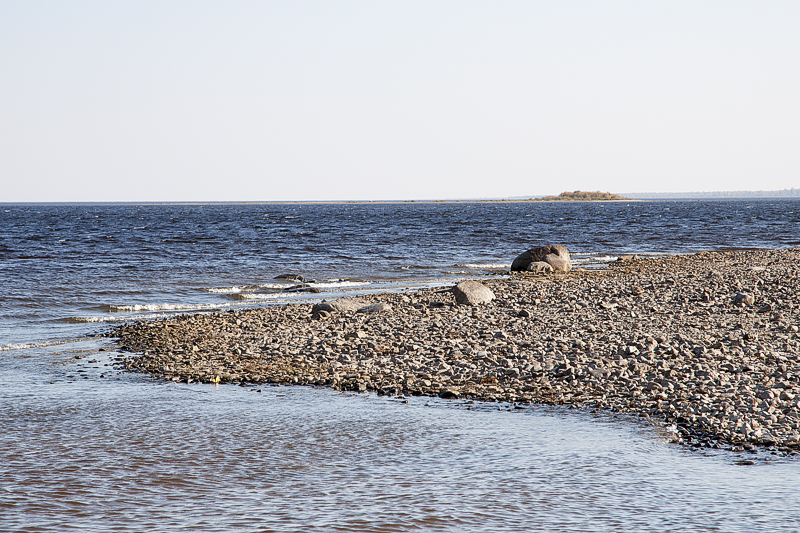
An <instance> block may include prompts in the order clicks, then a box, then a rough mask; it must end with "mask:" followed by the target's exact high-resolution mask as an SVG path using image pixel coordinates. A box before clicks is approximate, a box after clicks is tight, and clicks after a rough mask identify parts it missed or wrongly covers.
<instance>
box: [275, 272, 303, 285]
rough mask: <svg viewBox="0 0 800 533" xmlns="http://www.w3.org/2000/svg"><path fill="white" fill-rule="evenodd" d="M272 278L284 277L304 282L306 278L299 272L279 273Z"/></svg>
mask: <svg viewBox="0 0 800 533" xmlns="http://www.w3.org/2000/svg"><path fill="white" fill-rule="evenodd" d="M274 279H285V280H288V281H299V282H300V283H305V282H306V278H304V277H303V276H301V275H300V274H281V275H279V276H275V278H274Z"/></svg>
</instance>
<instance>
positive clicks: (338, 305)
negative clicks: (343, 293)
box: [311, 298, 369, 314]
mask: <svg viewBox="0 0 800 533" xmlns="http://www.w3.org/2000/svg"><path fill="white" fill-rule="evenodd" d="M368 305H369V302H366V301H364V300H359V299H358V298H337V299H336V300H331V301H330V302H328V301H325V300H323V301H322V302H320V303H318V304H315V305H314V307H312V308H311V312H312V313H314V314H317V313H319V312H320V311H327V312H328V313H337V312H338V313H346V312H348V311H358V310H359V309H361V308H362V307H365V306H368Z"/></svg>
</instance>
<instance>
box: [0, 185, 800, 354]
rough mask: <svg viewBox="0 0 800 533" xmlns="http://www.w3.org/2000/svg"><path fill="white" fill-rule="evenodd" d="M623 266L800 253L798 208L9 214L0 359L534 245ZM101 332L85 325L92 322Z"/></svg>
mask: <svg viewBox="0 0 800 533" xmlns="http://www.w3.org/2000/svg"><path fill="white" fill-rule="evenodd" d="M548 243H559V244H564V245H566V246H567V247H568V248H569V249H570V251H571V252H572V253H573V255H574V256H575V260H576V264H577V265H578V266H580V265H581V264H588V265H590V266H591V265H597V264H602V262H603V260H607V259H610V258H613V257H614V256H616V255H618V254H621V253H686V252H693V251H698V250H715V249H721V248H751V247H757V248H784V247H790V246H797V245H800V200H737V201H663V202H625V203H400V204H334V205H332V204H318V205H275V204H267V205H250V204H239V205H119V204H117V205H80V204H79V205H52V204H51V205H9V204H5V205H0V287H2V291H0V313H1V314H0V346H7V345H12V344H25V343H31V342H40V341H44V340H53V339H59V338H69V337H71V336H80V335H82V334H85V333H87V332H90V331H92V330H96V329H98V328H97V326H96V323H95V322H97V321H100V322H103V321H115V320H125V319H128V318H130V317H134V316H136V317H140V316H151V315H152V314H153V313H158V312H175V311H181V310H191V309H209V308H226V307H231V306H237V305H255V304H266V303H274V302H281V301H287V300H291V299H303V298H308V297H309V296H308V295H294V296H290V295H287V294H286V293H285V292H282V289H284V288H286V287H287V286H289V285H290V284H287V283H282V282H277V281H275V280H273V278H274V277H275V276H276V275H279V274H283V273H298V274H301V275H303V276H305V277H307V278H310V279H313V280H316V281H317V282H318V284H317V285H316V286H317V287H318V288H319V289H320V290H323V291H326V294H322V295H321V296H320V297H319V298H322V297H325V296H330V295H331V294H330V293H331V291H337V290H338V291H341V290H350V291H361V292H367V291H371V290H385V289H387V288H397V287H403V286H417V285H425V284H431V283H434V284H435V283H445V282H447V281H449V280H452V279H455V278H459V277H465V276H480V275H486V274H487V272H488V271H491V270H496V269H502V268H507V267H508V265H510V264H511V261H512V260H513V258H514V257H515V256H516V255H517V254H519V253H520V252H522V251H524V250H526V249H527V248H529V247H531V246H535V245H540V244H548ZM87 323H88V324H94V325H92V326H87V325H86V324H87Z"/></svg>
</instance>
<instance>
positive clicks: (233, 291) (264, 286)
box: [204, 283, 288, 294]
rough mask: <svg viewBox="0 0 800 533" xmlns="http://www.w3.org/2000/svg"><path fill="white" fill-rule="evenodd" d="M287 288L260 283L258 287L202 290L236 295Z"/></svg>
mask: <svg viewBox="0 0 800 533" xmlns="http://www.w3.org/2000/svg"><path fill="white" fill-rule="evenodd" d="M287 286H288V285H286V284H279V283H262V284H259V285H242V286H241V287H237V286H234V287H213V288H210V289H204V290H205V291H206V292H210V293H214V294H238V293H240V292H255V291H260V290H262V289H285V288H286V287H287Z"/></svg>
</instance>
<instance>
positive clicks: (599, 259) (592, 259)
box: [570, 255, 619, 263]
mask: <svg viewBox="0 0 800 533" xmlns="http://www.w3.org/2000/svg"><path fill="white" fill-rule="evenodd" d="M570 259H571V260H572V262H573V263H611V262H612V261H616V260H617V259H619V258H618V257H617V256H616V255H591V256H589V257H571V258H570Z"/></svg>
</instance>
